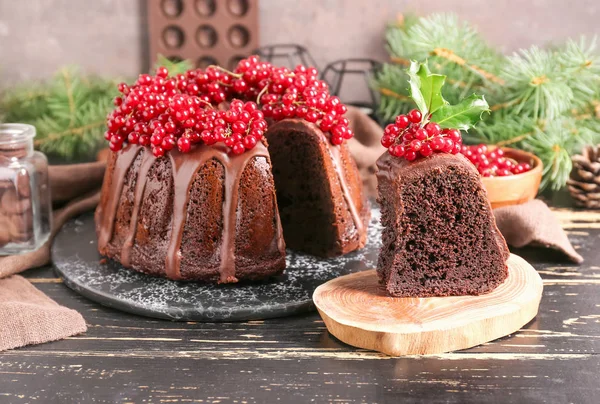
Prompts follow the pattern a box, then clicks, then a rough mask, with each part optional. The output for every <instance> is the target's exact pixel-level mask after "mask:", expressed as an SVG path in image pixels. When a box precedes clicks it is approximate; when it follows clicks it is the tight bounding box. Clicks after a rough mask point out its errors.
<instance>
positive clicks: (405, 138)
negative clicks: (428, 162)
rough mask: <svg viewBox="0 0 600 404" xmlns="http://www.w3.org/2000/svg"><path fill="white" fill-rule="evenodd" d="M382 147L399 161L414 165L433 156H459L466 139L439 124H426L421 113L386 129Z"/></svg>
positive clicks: (396, 122) (399, 117) (404, 118)
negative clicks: (416, 160) (402, 158)
mask: <svg viewBox="0 0 600 404" xmlns="http://www.w3.org/2000/svg"><path fill="white" fill-rule="evenodd" d="M381 144H382V145H383V146H384V147H386V148H387V149H388V151H389V153H390V154H391V155H392V156H395V157H404V158H405V159H406V160H408V161H413V160H415V159H417V158H418V157H427V156H430V155H432V154H433V153H451V154H457V153H459V152H460V150H461V146H462V137H461V135H460V131H459V130H458V129H442V128H440V125H438V124H437V123H435V122H427V123H425V124H423V116H422V114H421V112H420V111H419V110H416V109H413V110H412V111H410V112H409V113H408V114H407V115H398V116H397V117H396V120H395V122H394V123H391V124H389V125H387V126H386V127H385V130H384V132H383V137H382V138H381Z"/></svg>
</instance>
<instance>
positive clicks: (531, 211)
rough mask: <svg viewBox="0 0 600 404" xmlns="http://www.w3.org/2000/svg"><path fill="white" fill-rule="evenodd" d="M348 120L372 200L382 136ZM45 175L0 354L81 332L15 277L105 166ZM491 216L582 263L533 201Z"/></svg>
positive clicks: (79, 323)
mask: <svg viewBox="0 0 600 404" xmlns="http://www.w3.org/2000/svg"><path fill="white" fill-rule="evenodd" d="M348 119H349V120H350V125H351V128H352V129H353V130H354V132H355V134H356V136H355V137H354V138H353V139H351V140H350V141H349V147H350V151H351V152H352V155H353V157H354V158H355V160H356V163H357V166H358V169H359V171H360V174H361V176H362V179H363V183H364V186H365V190H366V192H367V194H368V195H369V196H370V197H375V196H376V194H377V182H376V179H375V161H376V160H377V158H378V157H379V156H380V155H381V154H382V153H383V152H384V151H385V150H384V148H383V147H382V146H381V144H380V143H379V140H380V137H381V134H382V133H383V130H382V129H381V127H380V126H379V125H378V124H377V123H376V122H375V121H373V120H372V119H370V118H369V117H368V116H367V115H365V114H364V113H362V112H360V111H359V110H358V109H356V108H352V107H350V108H349V111H348ZM49 174H50V187H51V189H52V200H53V202H54V203H55V204H62V207H60V208H59V209H56V210H55V211H54V223H53V228H52V236H51V237H50V240H49V241H48V242H47V243H46V244H45V245H44V246H43V247H42V248H40V249H39V250H37V251H35V252H32V253H29V254H24V255H16V256H8V257H0V325H1V327H0V351H2V350H5V349H11V348H17V347H21V346H24V345H29V344H39V343H42V342H47V341H54V340H58V339H62V338H66V337H68V336H71V335H75V334H79V333H82V332H85V331H86V324H85V320H84V319H83V317H81V315H80V314H79V313H77V312H76V311H74V310H71V309H68V308H66V307H63V306H60V305H58V304H57V303H56V302H54V301H53V300H52V299H50V298H49V297H47V296H46V295H44V294H43V293H42V292H40V291H39V290H38V289H37V288H35V287H34V286H33V285H32V284H31V283H29V281H27V280H26V279H25V278H23V277H21V276H19V275H16V274H18V273H20V272H23V271H25V270H26V269H29V268H35V267H39V266H43V265H46V264H48V263H50V248H51V245H52V240H53V238H54V235H55V234H56V233H57V232H58V230H59V229H60V228H61V227H62V225H63V224H64V223H65V222H66V221H67V220H68V219H70V218H71V217H74V216H77V215H79V214H81V213H83V212H85V211H87V210H91V209H93V208H94V207H95V206H96V205H97V204H98V201H99V199H100V195H99V188H100V186H101V184H102V178H103V174H104V163H102V162H99V163H88V164H76V165H70V166H51V167H50V170H49ZM494 213H495V215H496V220H497V223H498V227H499V229H500V231H501V232H502V234H503V235H504V237H505V238H506V241H507V242H508V244H510V245H512V246H515V247H522V246H525V245H537V246H543V247H549V248H554V249H556V250H559V251H561V252H563V253H564V254H565V256H566V257H567V258H569V259H570V260H572V261H574V262H581V261H582V258H581V256H580V255H579V254H577V252H575V250H574V249H573V247H572V246H571V243H570V242H569V240H568V238H567V236H566V234H565V233H564V231H563V230H562V228H561V227H560V224H559V222H558V220H557V219H556V218H555V217H554V215H553V214H552V212H551V211H550V209H548V207H547V206H546V204H544V203H543V202H541V201H539V200H534V201H531V202H529V203H527V204H523V205H519V206H512V207H506V208H500V209H497V210H496V211H495V212H494Z"/></svg>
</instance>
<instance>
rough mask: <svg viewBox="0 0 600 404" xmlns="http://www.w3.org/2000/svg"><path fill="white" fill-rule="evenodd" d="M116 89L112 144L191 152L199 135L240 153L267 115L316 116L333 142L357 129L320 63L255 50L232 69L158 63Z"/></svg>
mask: <svg viewBox="0 0 600 404" xmlns="http://www.w3.org/2000/svg"><path fill="white" fill-rule="evenodd" d="M119 91H120V92H121V94H122V96H120V97H117V98H115V102H114V103H115V106H116V108H115V110H114V111H113V112H111V113H110V114H109V116H108V121H107V127H108V130H107V132H106V133H105V138H106V139H107V140H108V141H109V142H110V149H111V150H113V151H117V150H120V149H121V148H122V147H123V145H124V144H125V143H132V144H140V145H143V146H150V147H151V148H152V151H153V153H154V155H155V156H157V157H160V156H163V155H164V154H165V152H167V151H169V150H172V149H174V148H177V149H178V150H179V151H181V152H184V153H185V152H188V151H189V150H190V149H191V147H192V145H194V144H196V143H203V144H206V145H213V144H216V143H223V144H225V145H226V146H227V147H228V148H229V150H230V152H232V153H234V154H241V153H243V152H244V151H245V150H249V149H252V148H253V147H254V146H255V145H256V144H257V143H258V142H260V141H261V139H262V137H263V135H264V132H265V131H266V129H267V123H266V121H265V118H269V119H272V120H274V121H279V120H282V119H287V118H297V119H304V120H306V121H308V122H311V123H315V124H316V125H318V126H319V128H320V129H321V130H322V131H323V132H325V133H328V134H329V139H330V141H331V143H332V144H334V145H339V144H342V143H343V142H344V140H345V139H350V138H351V137H352V136H353V135H354V134H353V133H352V130H351V129H350V128H349V126H348V124H349V122H348V120H347V119H346V118H345V117H344V114H345V113H346V111H347V108H346V106H345V105H343V104H342V103H341V102H340V99H339V98H338V97H335V96H331V95H330V93H329V89H328V86H327V83H325V82H324V81H322V80H319V79H318V72H317V70H316V69H315V68H312V67H311V68H307V67H305V66H301V65H299V66H297V67H296V68H295V69H294V70H290V69H287V68H284V67H276V66H273V65H272V64H270V63H267V62H262V61H260V60H259V58H258V57H256V56H250V57H249V58H247V59H243V60H241V61H240V62H239V63H238V66H237V68H236V69H235V70H234V71H233V72H229V71H227V70H225V69H223V68H221V67H218V66H209V67H208V68H206V69H204V70H203V69H196V70H190V71H188V72H186V73H185V74H178V75H177V76H175V77H169V73H168V71H167V69H165V68H164V67H161V68H159V69H158V70H157V72H156V75H154V76H151V75H148V74H142V75H140V77H139V78H138V80H137V81H136V82H135V84H134V85H132V86H128V85H127V84H125V83H121V84H120V85H119ZM228 101H230V104H229V105H228V106H227V105H225V104H223V103H224V102H228ZM253 101H257V102H256V103H254V102H253Z"/></svg>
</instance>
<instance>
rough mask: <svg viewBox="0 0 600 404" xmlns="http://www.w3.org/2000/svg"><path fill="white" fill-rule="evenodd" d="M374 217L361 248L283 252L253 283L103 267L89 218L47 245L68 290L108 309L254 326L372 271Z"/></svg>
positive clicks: (376, 241)
mask: <svg viewBox="0 0 600 404" xmlns="http://www.w3.org/2000/svg"><path fill="white" fill-rule="evenodd" d="M379 218H380V211H379V207H374V208H373V209H372V212H371V222H370V224H369V228H368V237H367V244H366V246H365V248H363V249H361V250H359V251H354V252H352V253H349V254H346V255H344V256H341V257H336V258H330V259H322V258H319V257H314V256H311V255H308V254H303V253H299V252H294V251H291V250H289V249H288V250H287V251H286V255H287V258H286V264H287V268H286V270H285V273H284V274H283V275H281V276H279V277H276V278H273V279H271V280H268V281H265V282H258V283H239V284H234V285H206V284H201V283H193V282H177V281H171V280H168V279H163V278H156V277H152V276H148V275H144V274H141V273H137V272H134V271H132V270H128V269H126V268H123V267H121V266H120V265H119V264H118V263H116V262H113V261H110V260H109V261H108V262H107V263H105V264H102V263H101V262H100V261H101V257H100V255H99V254H98V252H97V241H96V234H95V231H94V220H93V214H92V213H88V214H85V215H83V216H81V217H80V218H78V219H76V220H71V221H70V222H69V223H67V224H66V225H65V226H64V227H63V229H62V230H61V232H60V233H59V234H58V236H57V238H56V241H55V242H54V246H53V257H54V263H55V266H56V269H57V271H58V273H59V274H60V275H61V276H62V277H63V278H64V279H65V283H66V284H67V285H68V286H69V287H71V288H73V289H74V290H76V291H78V292H79V293H81V294H82V295H84V296H86V297H88V298H90V299H92V300H95V301H97V302H99V303H101V304H104V305H107V306H111V307H115V308H118V309H121V310H124V311H128V312H132V313H136V314H142V315H147V316H151V317H159V318H168V319H172V320H199V321H240V320H256V319H264V318H271V317H280V316H286V315H291V314H296V313H301V312H305V311H308V310H311V309H313V307H314V306H313V304H312V294H313V292H314V290H315V288H316V287H317V286H319V285H320V284H322V283H323V282H326V281H328V280H330V279H333V278H336V277H338V276H340V275H345V274H348V273H351V272H357V271H362V270H366V269H370V268H374V267H375V266H376V264H377V254H378V251H379V247H380V246H381V230H382V229H381V224H380V221H379Z"/></svg>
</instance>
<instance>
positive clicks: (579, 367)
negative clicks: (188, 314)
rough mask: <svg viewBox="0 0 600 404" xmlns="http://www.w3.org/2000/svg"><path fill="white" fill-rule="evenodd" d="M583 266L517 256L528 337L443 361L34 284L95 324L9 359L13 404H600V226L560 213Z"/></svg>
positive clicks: (596, 219)
mask: <svg viewBox="0 0 600 404" xmlns="http://www.w3.org/2000/svg"><path fill="white" fill-rule="evenodd" d="M558 214H559V216H560V218H561V220H562V222H563V225H564V226H565V228H566V229H567V231H568V232H569V236H570V237H571V240H572V241H573V244H574V245H575V247H576V248H577V250H578V251H579V252H580V253H581V254H582V255H583V256H584V258H585V259H586V261H585V263H584V264H583V265H581V266H576V265H572V264H570V263H568V262H564V261H563V262H561V261H560V260H557V259H558V258H559V256H557V255H556V254H553V253H549V252H548V251H547V250H536V249H523V250H515V251H514V252H515V253H517V254H519V255H521V256H523V257H524V258H525V259H527V260H528V261H530V262H531V263H532V264H533V266H534V267H535V268H536V269H537V270H538V273H539V274H540V275H541V276H542V278H543V281H544V294H543V296H542V303H541V306H540V313H539V315H538V316H537V317H536V319H534V320H533V321H532V322H531V323H529V324H528V325H527V326H526V327H525V328H524V329H522V330H521V331H519V332H517V333H515V334H513V335H511V336H508V337H505V338H502V339H500V340H497V341H493V342H490V343H487V344H484V345H480V346H478V347H475V348H472V349H469V350H465V351H460V352H455V353H449V354H442V355H433V356H421V357H418V356H416V357H403V358H389V357H387V356H385V355H382V354H378V353H374V352H369V351H365V350H360V349H354V348H352V347H349V346H347V345H345V344H343V343H341V342H339V341H337V340H336V339H335V338H334V337H332V336H330V335H329V334H328V333H327V331H326V329H325V326H324V324H323V322H322V321H321V320H320V318H319V316H318V315H317V314H316V313H315V314H311V315H306V316H298V317H291V318H284V319H273V320H267V321H253V322H246V323H222V324H202V323H172V322H168V321H160V320H153V319H149V318H143V317H138V316H134V315H129V314H125V313H120V312H117V311H114V310H111V309H107V308H104V307H102V306H99V305H97V304H95V303H92V302H90V301H88V300H86V299H85V298H83V297H80V296H79V295H77V294H75V293H74V292H72V291H70V290H69V289H67V288H66V287H65V286H64V285H63V284H62V283H61V281H60V279H57V278H56V277H55V275H54V274H53V272H52V270H51V268H41V269H36V270H32V271H29V272H28V273H27V274H26V275H27V277H28V278H29V279H30V280H31V281H32V282H33V283H34V284H35V285H36V286H37V287H38V288H39V289H40V290H42V291H43V292H44V293H46V294H48V295H49V296H50V297H51V298H53V299H55V300H56V301H57V302H58V303H60V304H63V305H65V306H68V307H71V308H73V309H76V310H78V311H79V312H81V313H82V314H83V316H84V318H85V319H86V321H87V323H88V327H89V330H88V332H87V333H86V334H85V335H82V336H78V337H73V338H69V339H67V340H63V341H57V342H52V343H47V344H42V345H37V346H31V347H26V348H22V349H18V350H14V351H7V352H2V353H0V403H4V402H6V403H30V402H33V403H35V402H37V403H55V402H56V403H68V402H98V403H112V402H119V403H120V402H124V403H125V402H135V403H144V402H156V403H187V402H201V403H218V402H220V403H228V402H234V403H267V402H268V403H270V402H280V403H296V402H299V403H300V402H316V403H323V402H331V403H363V402H364V403H392V402H394V403H395V402H399V401H400V400H401V399H406V400H408V401H409V402H426V403H441V402H449V403H480V402H486V403H523V402H526V403H542V402H547V403H555V402H556V403H569V402H572V403H597V402H598V401H599V400H598V397H600V213H590V212H586V211H576V212H573V211H570V210H559V211H558Z"/></svg>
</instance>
